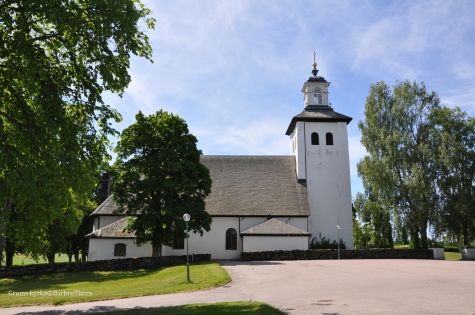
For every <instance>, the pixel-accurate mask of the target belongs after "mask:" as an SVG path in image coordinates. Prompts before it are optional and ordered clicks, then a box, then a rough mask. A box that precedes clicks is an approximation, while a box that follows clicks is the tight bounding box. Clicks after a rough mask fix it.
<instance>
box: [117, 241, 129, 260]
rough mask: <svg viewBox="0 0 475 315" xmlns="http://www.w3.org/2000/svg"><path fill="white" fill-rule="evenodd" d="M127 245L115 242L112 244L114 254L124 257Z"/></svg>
mask: <svg viewBox="0 0 475 315" xmlns="http://www.w3.org/2000/svg"><path fill="white" fill-rule="evenodd" d="M126 248H127V246H126V245H125V244H124V243H117V244H115V245H114V256H122V257H125V253H126Z"/></svg>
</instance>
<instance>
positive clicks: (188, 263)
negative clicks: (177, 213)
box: [183, 213, 191, 283]
mask: <svg viewBox="0 0 475 315" xmlns="http://www.w3.org/2000/svg"><path fill="white" fill-rule="evenodd" d="M190 218H191V217H190V215H189V214H188V213H185V214H184V215H183V220H184V221H185V224H186V279H187V280H188V283H190V282H191V281H190V261H189V259H188V221H190Z"/></svg>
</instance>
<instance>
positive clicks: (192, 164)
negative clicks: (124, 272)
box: [112, 111, 211, 256]
mask: <svg viewBox="0 0 475 315" xmlns="http://www.w3.org/2000/svg"><path fill="white" fill-rule="evenodd" d="M135 118H136V122H135V123H134V124H132V125H131V126H129V127H128V128H126V129H124V131H123V132H122V133H121V135H120V141H119V143H118V145H117V147H116V149H115V152H117V153H118V155H117V160H116V163H115V164H114V166H113V172H112V178H113V186H112V192H113V195H114V201H115V202H116V203H117V204H118V205H119V211H120V212H121V213H125V214H126V215H127V216H129V221H128V222H129V223H128V227H127V229H128V230H129V231H134V232H135V236H136V242H137V244H144V243H146V242H151V243H152V245H153V254H154V255H155V256H158V255H160V254H161V245H162V244H165V245H172V243H173V241H174V240H175V239H179V238H181V239H183V238H184V237H185V235H184V230H185V222H184V221H183V219H182V216H183V214H185V213H189V214H190V215H191V220H190V222H189V224H188V226H189V229H190V230H191V231H193V232H195V233H200V234H201V235H202V234H203V230H206V231H209V229H210V224H211V216H210V215H209V214H208V213H207V212H206V211H205V202H204V199H205V198H206V196H207V195H208V194H209V193H210V192H211V178H210V176H209V170H208V169H207V168H206V167H205V166H204V165H202V164H201V163H200V155H201V151H200V150H198V149H197V148H196V142H197V140H196V137H195V136H193V135H192V134H190V133H189V131H188V127H187V125H186V123H185V121H184V120H183V119H181V118H179V117H178V116H176V115H173V114H169V113H167V112H164V111H158V112H157V113H155V114H153V115H150V116H144V115H143V114H142V113H141V112H139V113H138V114H137V115H136V116H135Z"/></svg>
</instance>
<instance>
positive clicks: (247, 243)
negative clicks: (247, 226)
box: [243, 235, 308, 252]
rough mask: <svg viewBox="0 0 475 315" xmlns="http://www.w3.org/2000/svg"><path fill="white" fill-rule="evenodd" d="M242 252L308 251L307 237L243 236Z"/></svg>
mask: <svg viewBox="0 0 475 315" xmlns="http://www.w3.org/2000/svg"><path fill="white" fill-rule="evenodd" d="M243 240H244V244H243V251H244V252H253V251H262V250H293V249H304V250H305V249H308V237H307V236H249V235H247V236H244V237H243Z"/></svg>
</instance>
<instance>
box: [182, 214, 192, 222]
mask: <svg viewBox="0 0 475 315" xmlns="http://www.w3.org/2000/svg"><path fill="white" fill-rule="evenodd" d="M190 218H191V217H190V215H189V214H188V213H185V214H184V215H183V220H184V221H185V222H188V221H190Z"/></svg>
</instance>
